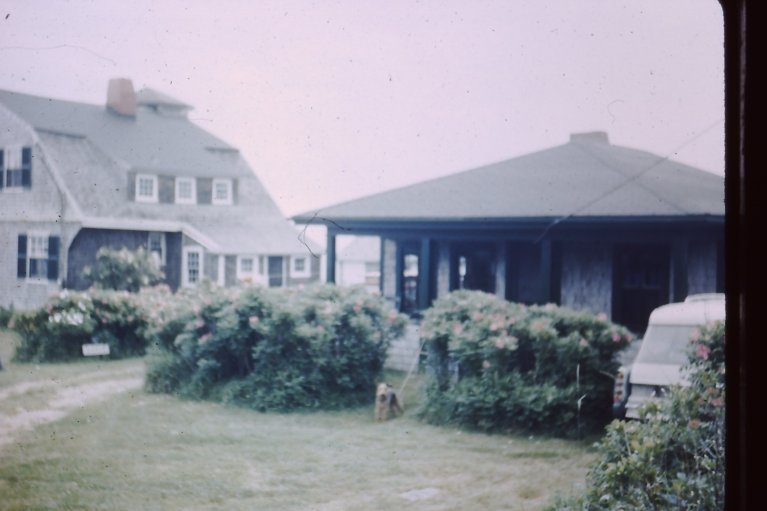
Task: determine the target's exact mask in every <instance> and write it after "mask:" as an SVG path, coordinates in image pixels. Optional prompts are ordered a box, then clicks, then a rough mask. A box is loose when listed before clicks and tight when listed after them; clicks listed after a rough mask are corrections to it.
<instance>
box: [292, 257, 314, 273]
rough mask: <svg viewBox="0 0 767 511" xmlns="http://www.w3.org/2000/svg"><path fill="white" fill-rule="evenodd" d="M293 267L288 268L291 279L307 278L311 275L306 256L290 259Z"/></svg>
mask: <svg viewBox="0 0 767 511" xmlns="http://www.w3.org/2000/svg"><path fill="white" fill-rule="evenodd" d="M291 261H292V262H293V265H292V266H291V268H290V275H291V277H298V278H302V277H309V276H310V275H311V271H310V270H311V268H310V267H309V261H308V260H307V258H306V256H302V257H293V258H292V259H291Z"/></svg>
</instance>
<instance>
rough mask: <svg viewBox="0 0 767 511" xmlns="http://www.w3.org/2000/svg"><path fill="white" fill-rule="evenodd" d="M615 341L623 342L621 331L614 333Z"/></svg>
mask: <svg viewBox="0 0 767 511" xmlns="http://www.w3.org/2000/svg"><path fill="white" fill-rule="evenodd" d="M612 338H613V342H621V336H620V334H619V333H617V332H616V333H613V337H612Z"/></svg>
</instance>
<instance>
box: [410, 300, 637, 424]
mask: <svg viewBox="0 0 767 511" xmlns="http://www.w3.org/2000/svg"><path fill="white" fill-rule="evenodd" d="M421 335H422V338H423V340H424V343H425V346H426V347H427V349H428V358H427V364H428V367H429V370H430V375H431V378H430V380H431V381H430V383H429V385H428V387H427V400H426V404H425V405H424V407H423V408H422V410H421V415H422V417H423V418H425V419H426V420H427V421H429V422H432V423H456V424H461V425H465V426H469V427H474V428H479V429H482V430H488V431H490V430H524V431H536V432H547V433H555V434H565V435H567V434H575V433H576V432H577V431H578V429H579V425H580V426H581V427H582V428H581V429H582V430H584V431H587V430H595V429H597V428H599V427H601V426H603V425H604V424H606V423H607V422H608V421H609V418H610V415H611V411H612V408H611V407H612V391H613V376H612V375H613V374H614V373H615V370H616V369H617V366H618V363H617V362H616V360H615V354H616V353H617V352H618V351H620V350H622V349H623V348H625V347H626V346H627V345H628V343H629V342H630V340H631V334H630V333H629V332H628V331H627V330H626V329H624V328H623V327H619V326H617V325H614V324H612V323H610V322H608V321H607V320H606V318H605V317H602V316H594V315H592V314H589V313H585V312H576V311H572V310H569V309H566V308H561V307H557V306H555V305H544V306H530V307H528V306H525V305H521V304H514V303H509V302H506V301H505V300H502V299H500V298H497V297H495V296H493V295H489V294H486V293H482V292H478V291H456V292H454V293H451V294H450V295H447V296H445V297H443V298H440V299H439V300H437V301H436V302H435V303H434V305H433V307H432V308H430V309H429V310H428V311H426V313H425V315H424V320H423V323H422V325H421ZM579 407H580V413H579Z"/></svg>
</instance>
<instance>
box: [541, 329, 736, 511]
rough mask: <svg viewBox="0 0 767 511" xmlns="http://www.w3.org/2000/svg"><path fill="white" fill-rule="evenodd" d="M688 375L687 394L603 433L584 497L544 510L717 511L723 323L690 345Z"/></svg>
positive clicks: (675, 394)
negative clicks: (637, 510) (640, 510)
mask: <svg viewBox="0 0 767 511" xmlns="http://www.w3.org/2000/svg"><path fill="white" fill-rule="evenodd" d="M689 368H690V370H691V372H692V378H691V379H692V385H691V386H690V387H684V388H680V387H677V388H674V389H672V392H671V399H669V400H668V401H666V402H664V403H662V404H660V405H657V404H652V405H649V406H647V407H646V408H645V409H644V410H643V413H644V420H643V421H641V422H640V421H630V422H625V421H614V422H613V423H612V424H611V425H610V426H609V427H608V429H607V434H606V435H605V437H604V439H603V440H602V441H601V442H600V444H599V453H600V460H599V461H598V462H597V463H596V464H595V465H594V466H593V467H592V468H591V470H590V472H589V476H588V481H587V488H586V491H585V492H584V494H583V495H582V496H579V497H574V498H570V499H559V500H558V501H557V502H556V503H555V504H553V505H552V506H550V507H549V509H550V510H561V511H570V510H572V511H575V510H582V509H589V510H593V511H607V510H613V509H681V510H704V509H705V510H707V509H724V471H725V451H724V441H725V420H724V409H725V402H724V398H725V394H724V369H725V365H724V323H723V322H720V323H716V324H713V325H709V326H707V327H706V328H704V329H702V330H701V334H700V337H699V338H697V339H691V349H690V358H689Z"/></svg>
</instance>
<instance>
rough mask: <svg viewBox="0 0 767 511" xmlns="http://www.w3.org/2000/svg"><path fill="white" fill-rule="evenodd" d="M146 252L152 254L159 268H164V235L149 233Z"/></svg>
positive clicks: (161, 233)
mask: <svg viewBox="0 0 767 511" xmlns="http://www.w3.org/2000/svg"><path fill="white" fill-rule="evenodd" d="M147 250H149V253H150V254H152V256H153V257H154V259H155V261H156V262H157V264H158V265H159V266H160V268H162V267H163V266H165V233H164V232H150V233H149V239H148V240H147Z"/></svg>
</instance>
